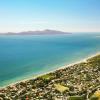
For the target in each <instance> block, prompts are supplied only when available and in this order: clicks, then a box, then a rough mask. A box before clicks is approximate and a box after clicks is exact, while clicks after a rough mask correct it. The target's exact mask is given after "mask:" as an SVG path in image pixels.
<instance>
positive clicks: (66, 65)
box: [0, 52, 100, 89]
mask: <svg viewBox="0 0 100 100" xmlns="http://www.w3.org/2000/svg"><path fill="white" fill-rule="evenodd" d="M99 54H100V52H97V53H95V54H93V55H90V56H88V57H86V58H84V59H81V60H79V61H76V62H74V63H70V64H65V65H64V66H61V67H59V68H55V69H53V70H51V71H48V72H45V73H41V74H39V75H36V76H30V77H29V78H25V79H22V80H19V81H17V82H13V83H11V84H9V85H5V86H2V87H0V89H4V88H6V87H8V86H11V87H12V86H14V85H16V84H19V83H20V82H27V81H29V80H32V79H36V78H37V77H40V76H42V75H46V74H49V73H53V72H55V71H57V70H61V69H64V68H67V67H71V66H73V65H75V64H79V63H82V62H86V61H87V60H88V59H90V58H92V57H95V56H97V55H99Z"/></svg>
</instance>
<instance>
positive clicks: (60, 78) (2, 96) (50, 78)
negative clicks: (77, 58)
mask: <svg viewBox="0 0 100 100" xmlns="http://www.w3.org/2000/svg"><path fill="white" fill-rule="evenodd" d="M0 100H100V54H99V55H96V56H94V57H92V58H89V59H87V60H86V61H85V62H81V63H77V64H74V65H72V66H69V67H66V68H62V69H59V70H56V71H54V72H51V73H48V74H44V75H42V76H39V77H37V78H35V79H31V80H27V81H25V82H23V81H22V82H19V83H16V84H14V85H9V86H7V87H5V88H3V89H0Z"/></svg>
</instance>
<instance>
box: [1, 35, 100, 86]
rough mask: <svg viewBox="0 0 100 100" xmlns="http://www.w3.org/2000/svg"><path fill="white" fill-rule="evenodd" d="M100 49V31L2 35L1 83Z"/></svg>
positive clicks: (15, 80)
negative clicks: (65, 33)
mask: <svg viewBox="0 0 100 100" xmlns="http://www.w3.org/2000/svg"><path fill="white" fill-rule="evenodd" d="M97 52H100V33H82V34H81V33H72V34H67V35H0V87H2V86H5V85H9V84H11V83H13V82H17V81H19V80H22V79H25V78H29V77H31V76H33V77H34V76H36V75H38V74H42V73H45V72H48V71H51V70H54V69H57V68H59V67H61V66H63V65H65V64H70V63H74V62H76V61H78V60H81V59H84V58H86V57H88V56H90V55H93V54H95V53H97Z"/></svg>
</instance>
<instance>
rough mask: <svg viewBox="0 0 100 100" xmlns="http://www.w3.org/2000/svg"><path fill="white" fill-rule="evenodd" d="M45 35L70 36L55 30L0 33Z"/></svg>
mask: <svg viewBox="0 0 100 100" xmlns="http://www.w3.org/2000/svg"><path fill="white" fill-rule="evenodd" d="M2 34H3V35H45V34H51V35H54V34H70V33H69V32H63V31H57V30H49V29H46V30H43V31H25V32H16V33H15V32H7V33H0V35H2Z"/></svg>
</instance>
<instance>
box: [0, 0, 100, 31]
mask: <svg viewBox="0 0 100 100" xmlns="http://www.w3.org/2000/svg"><path fill="white" fill-rule="evenodd" d="M45 29H52V30H60V31H66V32H100V0H0V33H3V32H21V31H34V30H45Z"/></svg>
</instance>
